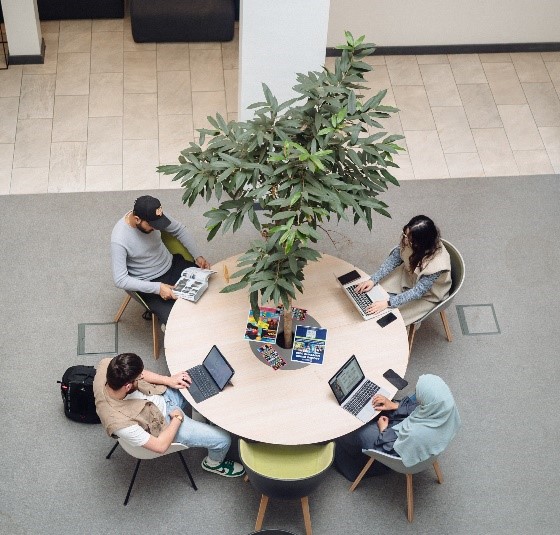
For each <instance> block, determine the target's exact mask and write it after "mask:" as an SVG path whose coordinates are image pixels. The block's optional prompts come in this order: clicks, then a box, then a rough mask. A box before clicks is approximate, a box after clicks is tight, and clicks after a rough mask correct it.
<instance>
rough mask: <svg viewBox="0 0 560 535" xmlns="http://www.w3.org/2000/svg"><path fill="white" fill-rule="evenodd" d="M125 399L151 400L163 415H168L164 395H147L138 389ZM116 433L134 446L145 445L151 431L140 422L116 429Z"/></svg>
mask: <svg viewBox="0 0 560 535" xmlns="http://www.w3.org/2000/svg"><path fill="white" fill-rule="evenodd" d="M124 399H145V400H146V401H151V402H152V403H153V404H154V405H155V406H156V407H157V408H158V409H159V410H160V412H161V413H162V414H163V417H164V418H165V417H167V405H166V404H165V400H164V399H163V396H158V395H153V396H147V395H146V394H142V392H140V391H138V390H136V391H135V392H132V393H131V394H128V396H126V397H125V398H124ZM115 435H117V436H118V437H119V438H123V439H124V440H126V441H127V442H129V443H130V444H132V445H133V446H143V445H144V444H146V442H148V440H149V439H150V436H151V435H150V433H148V432H147V431H145V430H144V429H142V428H141V427H140V426H139V425H138V424H134V425H131V426H129V427H123V428H122V429H119V430H118V431H115Z"/></svg>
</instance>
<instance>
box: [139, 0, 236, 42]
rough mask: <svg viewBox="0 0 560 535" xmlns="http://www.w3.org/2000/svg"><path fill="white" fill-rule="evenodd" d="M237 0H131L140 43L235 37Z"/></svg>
mask: <svg viewBox="0 0 560 535" xmlns="http://www.w3.org/2000/svg"><path fill="white" fill-rule="evenodd" d="M235 10H236V2H235V0H157V1H155V0H130V22H131V26H132V37H133V39H134V40H135V41H136V42H137V43H146V42H148V43H161V42H196V41H231V40H232V39H233V32H234V24H235Z"/></svg>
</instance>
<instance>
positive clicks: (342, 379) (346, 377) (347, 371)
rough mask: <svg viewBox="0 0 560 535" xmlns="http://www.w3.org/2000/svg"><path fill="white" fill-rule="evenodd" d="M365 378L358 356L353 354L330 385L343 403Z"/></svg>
mask: <svg viewBox="0 0 560 535" xmlns="http://www.w3.org/2000/svg"><path fill="white" fill-rule="evenodd" d="M363 379H364V372H363V371H362V368H360V365H359V364H358V360H357V359H356V356H355V355H352V356H351V357H350V358H349V359H348V360H347V361H346V363H345V364H344V366H342V368H340V370H338V371H337V372H336V374H335V375H334V377H333V378H332V379H331V380H330V381H329V385H330V387H331V388H332V391H333V392H334V395H335V396H336V399H337V400H338V402H339V403H343V402H344V400H345V399H346V398H347V397H348V396H349V395H350V394H351V393H352V391H353V390H354V389H355V388H356V387H357V386H358V385H359V384H360V382H361V381H362V380H363Z"/></svg>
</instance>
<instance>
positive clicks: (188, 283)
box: [173, 267, 216, 303]
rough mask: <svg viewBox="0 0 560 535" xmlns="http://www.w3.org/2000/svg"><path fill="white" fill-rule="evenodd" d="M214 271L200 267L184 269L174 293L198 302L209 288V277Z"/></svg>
mask: <svg viewBox="0 0 560 535" xmlns="http://www.w3.org/2000/svg"><path fill="white" fill-rule="evenodd" d="M212 273H216V272H215V271H213V270H211V269H202V268H198V267H188V268H186V269H184V270H183V272H182V273H181V277H180V279H179V280H178V281H177V282H176V283H175V288H174V289H173V293H174V294H175V295H176V296H177V297H180V298H181V299H186V300H187V301H193V302H194V303H196V302H197V301H198V300H199V299H200V298H201V297H202V294H203V293H204V292H205V291H206V288H208V279H209V278H210V275H212Z"/></svg>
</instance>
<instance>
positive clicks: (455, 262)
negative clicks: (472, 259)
mask: <svg viewBox="0 0 560 535" xmlns="http://www.w3.org/2000/svg"><path fill="white" fill-rule="evenodd" d="M441 242H442V243H443V246H444V247H445V248H446V249H447V252H448V253H449V257H450V259H451V288H450V289H449V295H448V296H447V297H446V298H445V299H444V300H443V301H442V302H441V303H438V305H437V306H436V307H434V308H432V310H430V311H429V312H428V313H427V314H425V315H424V316H423V317H422V318H420V319H419V320H418V321H415V322H414V323H411V324H410V325H409V327H408V349H409V352H410V353H412V344H413V342H414V335H415V334H416V331H417V330H418V329H419V328H420V324H421V323H422V322H423V321H424V320H426V319H428V318H429V317H430V316H431V315H432V314H435V313H436V312H439V315H440V317H441V321H442V322H443V328H444V329H445V335H446V337H447V341H448V342H451V341H452V340H453V336H452V334H451V329H450V327H449V322H448V321H447V314H446V313H445V309H446V308H447V307H448V306H449V305H450V304H451V302H452V301H453V299H454V298H455V296H456V295H457V292H458V291H459V290H460V289H461V286H463V282H464V280H465V261H464V260H463V257H462V256H461V253H460V252H459V251H458V250H457V248H456V247H455V246H454V245H452V244H451V243H449V242H448V241H447V240H444V239H442V240H441Z"/></svg>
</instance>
